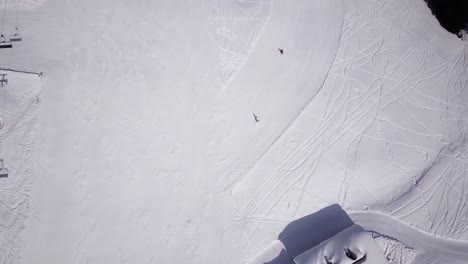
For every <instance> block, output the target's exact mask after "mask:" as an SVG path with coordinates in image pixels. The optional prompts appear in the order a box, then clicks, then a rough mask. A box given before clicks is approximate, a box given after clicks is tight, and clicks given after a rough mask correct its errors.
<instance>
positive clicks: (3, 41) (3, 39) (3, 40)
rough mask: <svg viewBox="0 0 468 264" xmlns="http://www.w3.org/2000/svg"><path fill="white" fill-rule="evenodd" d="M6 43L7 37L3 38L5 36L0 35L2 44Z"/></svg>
mask: <svg viewBox="0 0 468 264" xmlns="http://www.w3.org/2000/svg"><path fill="white" fill-rule="evenodd" d="M6 41H7V40H6V38H5V36H3V34H2V35H0V43H5V42H6Z"/></svg>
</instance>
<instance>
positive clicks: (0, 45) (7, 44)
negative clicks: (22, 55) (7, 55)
mask: <svg viewBox="0 0 468 264" xmlns="http://www.w3.org/2000/svg"><path fill="white" fill-rule="evenodd" d="M11 48H13V45H12V44H11V42H10V41H4V42H0V49H11Z"/></svg>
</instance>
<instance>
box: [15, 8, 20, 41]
mask: <svg viewBox="0 0 468 264" xmlns="http://www.w3.org/2000/svg"><path fill="white" fill-rule="evenodd" d="M19 6H20V5H19V1H16V18H15V28H16V33H18V15H19Z"/></svg>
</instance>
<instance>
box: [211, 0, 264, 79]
mask: <svg viewBox="0 0 468 264" xmlns="http://www.w3.org/2000/svg"><path fill="white" fill-rule="evenodd" d="M213 6H214V9H213V13H214V20H215V25H216V35H217V39H218V43H219V44H218V45H219V57H220V66H221V70H220V79H221V82H222V84H223V88H226V87H228V86H229V83H230V81H231V80H232V79H233V78H234V77H235V74H236V73H237V72H238V71H239V70H240V69H241V68H242V66H243V65H244V64H245V63H246V61H247V59H248V57H249V55H250V53H251V52H252V50H253V49H254V47H255V44H256V42H257V39H258V38H259V37H260V36H261V34H262V31H263V29H264V27H265V24H267V23H268V20H269V19H270V16H271V12H272V0H261V1H258V0H215V2H214V4H213Z"/></svg>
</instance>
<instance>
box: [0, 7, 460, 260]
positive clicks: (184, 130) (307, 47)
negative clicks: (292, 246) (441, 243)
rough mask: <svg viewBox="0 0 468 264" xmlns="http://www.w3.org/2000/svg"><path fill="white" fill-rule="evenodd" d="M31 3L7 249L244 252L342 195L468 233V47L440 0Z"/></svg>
mask: <svg viewBox="0 0 468 264" xmlns="http://www.w3.org/2000/svg"><path fill="white" fill-rule="evenodd" d="M1 3H4V2H1ZM18 6H20V7H21V8H19V9H18V10H19V14H20V15H19V17H20V20H19V21H20V22H21V23H20V25H21V29H22V30H23V31H22V33H23V36H24V40H23V41H22V43H21V44H18V47H14V49H13V50H11V51H0V60H1V61H0V67H1V68H7V67H11V68H15V69H20V70H30V71H37V72H39V71H43V72H44V75H45V76H44V79H43V80H42V81H41V80H40V78H37V76H36V77H35V78H36V79H31V80H30V79H26V78H32V77H34V76H29V77H25V75H22V74H15V75H13V74H12V75H11V76H9V79H10V80H11V87H9V88H11V89H12V90H13V89H18V91H33V92H31V93H30V95H31V96H32V95H34V97H31V98H29V97H28V98H27V100H26V99H24V100H22V101H21V102H14V101H13V100H11V101H10V105H11V108H9V109H10V110H8V111H10V112H11V113H14V111H16V110H13V109H16V108H13V107H19V108H20V107H21V106H22V105H23V106H25V104H26V103H27V102H30V103H31V104H32V105H33V106H31V107H30V109H31V113H29V114H28V115H27V118H26V117H23V116H21V115H13V114H11V115H10V117H13V116H16V117H15V118H16V119H15V120H16V121H14V122H16V123H17V124H22V125H21V126H18V128H16V129H13V130H6V129H3V130H1V131H3V132H2V133H9V135H10V136H9V137H10V138H11V139H13V138H16V139H18V140H19V139H23V138H25V139H27V140H22V141H14V140H10V141H9V143H8V144H9V145H8V147H5V148H2V150H1V152H2V155H4V156H5V157H4V158H5V159H7V158H8V160H9V161H10V164H9V165H11V167H15V168H19V169H16V171H15V173H11V175H10V177H9V178H8V179H6V180H5V179H0V188H1V189H0V191H1V193H0V195H2V196H1V198H2V203H1V207H0V221H1V223H2V225H0V242H1V243H2V244H0V245H2V248H0V260H1V261H3V262H0V263H172V262H177V263H219V262H222V263H233V264H234V263H244V262H246V261H248V260H251V259H253V258H254V256H255V255H257V254H258V252H260V251H261V250H262V249H263V248H265V247H266V246H267V245H269V244H270V243H271V242H272V241H274V240H275V239H276V237H277V235H278V234H279V232H280V231H281V230H282V228H284V226H285V225H286V224H287V223H288V222H290V221H291V220H293V219H296V218H299V217H301V216H303V215H307V214H310V213H313V212H315V211H317V210H318V209H320V208H322V207H324V206H327V205H330V204H332V203H339V204H340V205H342V206H343V207H344V208H345V209H346V210H348V211H360V210H363V209H370V210H372V211H378V212H380V213H381V214H384V215H389V216H391V217H392V219H398V221H399V223H400V224H402V225H412V228H415V229H419V230H421V231H424V232H426V233H427V234H433V235H437V236H439V237H441V239H454V240H457V239H458V240H464V239H467V238H468V237H467V236H468V233H467V229H466V221H465V220H466V214H467V212H466V199H467V198H468V196H467V194H466V193H465V189H466V188H465V187H466V186H465V185H466V180H465V178H466V173H465V170H466V169H465V167H466V166H465V164H466V154H465V149H466V140H465V136H466V127H467V122H466V121H467V117H466V111H465V110H466V105H467V103H468V102H467V99H466V98H467V95H466V91H465V88H466V86H467V64H468V59H467V54H468V53H467V51H468V48H467V46H466V43H463V42H461V41H459V40H458V39H457V38H456V37H455V36H453V35H450V34H449V33H447V32H445V31H444V30H443V29H442V28H441V27H440V26H439V25H438V23H437V21H436V20H435V18H434V17H433V16H432V15H431V14H430V10H429V9H428V8H427V6H426V5H425V3H424V2H423V1H422V0H373V1H371V0H329V1H322V0H297V1H294V3H293V2H291V1H280V0H263V1H262V0H199V1H182V0H158V1H145V0H135V1H125V0H112V1H111V0H100V1H91V0H81V1H78V0H65V1H63V0H44V1H32V0H30V1H19V2H14V0H9V1H8V3H7V7H8V9H7V17H6V20H5V21H6V23H7V24H8V28H9V30H11V29H12V28H14V27H13V26H14V24H15V10H17V8H18ZM278 48H280V49H283V50H284V54H282V55H281V54H280V53H279V51H278ZM11 52H14V54H15V56H14V57H13V58H14V59H13V60H11V64H10V62H9V61H10V60H8V58H9V57H10V56H11V54H12V53H11ZM15 78H17V79H18V80H22V79H24V82H23V84H22V85H21V87H18V86H15V87H16V88H15V87H13V83H14V81H13V80H14V79H15ZM43 81H44V82H43ZM42 87H43V90H42ZM42 91H43V92H42ZM41 94H42V97H41V98H43V100H40V104H37V101H36V103H35V102H34V100H33V99H34V98H35V97H38V96H40V95H41ZM28 100H29V101H28ZM39 106H40V110H39V111H37V108H39ZM19 108H18V109H19ZM5 109H8V108H5ZM254 114H255V115H256V116H257V117H258V119H259V122H256V121H255V119H254V117H253V115H254ZM5 117H6V120H8V114H6V115H5ZM10 119H13V118H10ZM5 124H7V123H5ZM6 126H7V125H6ZM1 131H0V132H1ZM7 131H10V132H7ZM2 135H3V134H2ZM4 149H10V150H11V151H8V153H5V151H4ZM12 153H14V154H12ZM13 162H14V163H17V164H19V165H14V163H13ZM12 184H14V185H12ZM12 186H14V188H16V189H13V187H12ZM18 205H19V206H18ZM361 213H362V214H366V213H365V211H364V212H361ZM444 216H446V217H444ZM26 218H27V220H26ZM365 219H366V221H367V220H369V219H372V216H369V218H365ZM377 220H378V219H377V218H376V221H377ZM4 223H10V224H8V225H5V224H4ZM378 223H379V222H378V221H377V222H376V224H375V225H376V226H378ZM375 231H377V232H379V230H375ZM384 235H385V234H384ZM394 239H398V237H395V238H394ZM405 241H407V240H405V239H402V241H401V242H402V243H405ZM408 246H412V247H417V246H424V245H408ZM418 250H419V249H415V251H417V252H419V251H418ZM421 250H422V251H423V250H424V249H421ZM422 251H421V252H422ZM418 258H419V259H421V260H427V261H428V262H429V261H430V263H459V262H455V261H459V258H453V257H451V256H450V254H449V253H447V254H446V256H445V255H444V256H435V255H430V253H429V254H427V253H425V254H424V255H418V256H417V257H416V258H414V260H417V259H418ZM450 259H455V260H454V262H450V261H449V260H450ZM415 263H416V262H415Z"/></svg>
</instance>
